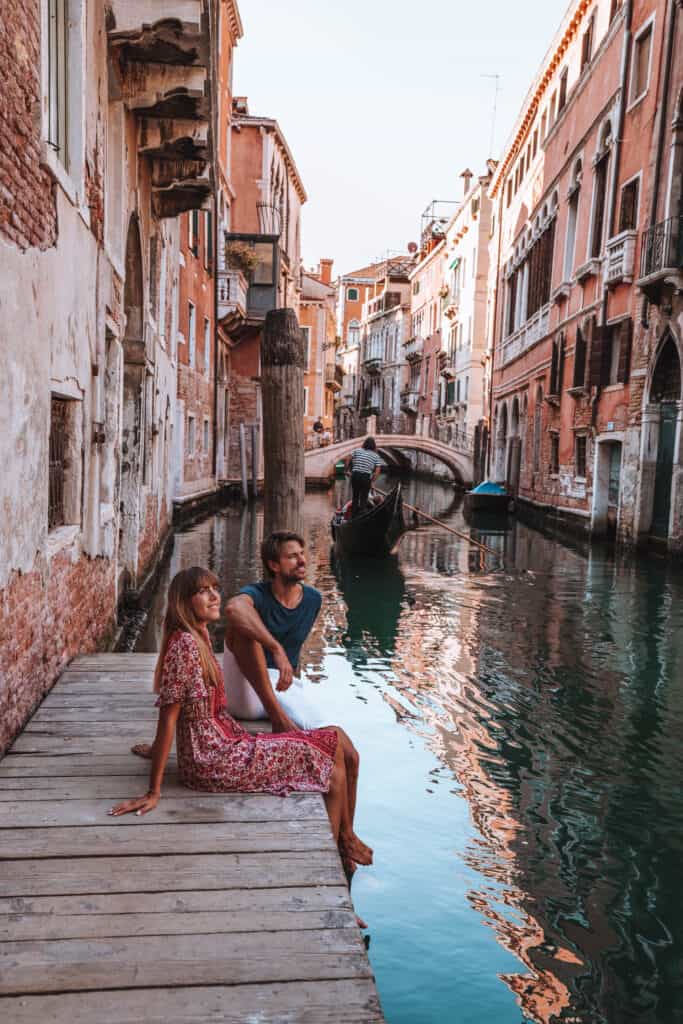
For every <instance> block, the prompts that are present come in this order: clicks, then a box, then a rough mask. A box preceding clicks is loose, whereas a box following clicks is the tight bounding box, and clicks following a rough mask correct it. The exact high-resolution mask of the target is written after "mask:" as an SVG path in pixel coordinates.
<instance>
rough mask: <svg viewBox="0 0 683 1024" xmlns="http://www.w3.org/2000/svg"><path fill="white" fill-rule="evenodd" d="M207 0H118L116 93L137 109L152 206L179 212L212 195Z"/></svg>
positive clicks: (113, 36) (112, 17) (113, 23)
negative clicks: (150, 185)
mask: <svg viewBox="0 0 683 1024" xmlns="http://www.w3.org/2000/svg"><path fill="white" fill-rule="evenodd" d="M205 3H206V0H138V2H134V3H132V2H131V0H110V2H109V4H108V14H107V22H106V25H107V35H108V41H109V53H110V58H111V66H112V68H113V70H114V77H113V78H112V81H111V84H110V95H111V96H112V97H114V98H116V99H121V100H123V102H124V104H125V106H126V107H127V108H128V110H131V111H134V112H135V114H136V115H137V127H138V138H137V151H138V154H139V155H140V156H144V157H147V159H148V160H149V164H150V172H151V181H152V208H153V212H154V214H155V215H156V216H157V217H160V218H163V217H177V216H178V215H179V214H181V213H184V212H186V211H187V210H196V209H199V208H200V207H202V206H203V205H204V203H205V202H206V200H207V199H208V198H209V196H210V194H211V180H210V161H211V153H210V145H209V123H210V116H211V115H210V108H211V97H210V81H211V57H210V38H209V20H208V17H207V12H206V9H205Z"/></svg>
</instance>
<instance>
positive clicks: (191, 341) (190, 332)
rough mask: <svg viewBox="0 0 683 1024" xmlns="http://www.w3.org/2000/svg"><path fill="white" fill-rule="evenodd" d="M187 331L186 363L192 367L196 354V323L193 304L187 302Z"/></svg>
mask: <svg viewBox="0 0 683 1024" xmlns="http://www.w3.org/2000/svg"><path fill="white" fill-rule="evenodd" d="M187 306H188V329H187V343H188V346H189V348H188V353H187V363H188V366H194V365H195V361H196V354H197V323H196V310H195V308H194V303H192V302H188V304H187Z"/></svg>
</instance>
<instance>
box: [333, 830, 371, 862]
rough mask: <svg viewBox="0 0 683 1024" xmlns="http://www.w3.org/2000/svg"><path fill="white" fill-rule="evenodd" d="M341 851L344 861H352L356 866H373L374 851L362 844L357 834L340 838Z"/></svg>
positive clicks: (351, 833)
mask: <svg viewBox="0 0 683 1024" xmlns="http://www.w3.org/2000/svg"><path fill="white" fill-rule="evenodd" d="M339 850H340V852H341V855H342V860H344V861H347V860H352V861H355V862H356V864H363V865H368V864H372V850H371V849H370V847H369V846H366V845H365V843H364V842H362V841H361V840H360V839H359V838H358V836H357V835H356V834H355V832H350V833H349V834H348V835H344V836H340V837H339Z"/></svg>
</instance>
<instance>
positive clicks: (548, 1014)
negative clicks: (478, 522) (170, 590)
mask: <svg viewBox="0 0 683 1024" xmlns="http://www.w3.org/2000/svg"><path fill="white" fill-rule="evenodd" d="M343 486H344V485H343V484H341V483H340V484H338V485H337V491H339V488H340V487H343ZM337 496H338V495H337ZM407 496H408V498H409V500H412V501H413V502H414V503H416V504H419V505H421V506H422V507H424V508H425V509H427V510H429V511H430V512H431V513H432V514H434V515H436V516H439V517H440V518H442V519H444V520H445V521H446V522H448V523H450V524H451V525H452V526H454V527H456V528H457V529H461V530H465V531H468V530H469V528H468V526H467V524H466V523H465V521H464V519H463V516H462V510H461V507H460V502H461V499H460V498H459V497H458V496H456V495H454V493H453V491H452V490H451V488H450V487H449V486H447V485H445V484H440V483H423V482H419V481H414V482H411V483H410V485H409V486H408V488H407ZM334 500H335V499H334V495H333V494H331V493H330V494H310V495H308V496H307V498H306V534H307V543H308V548H309V581H310V582H311V583H312V584H314V585H315V586H317V587H318V588H319V589H320V590H321V591H322V593H323V597H324V603H323V611H322V613H321V616H320V619H319V621H318V623H317V626H316V629H315V632H314V635H313V636H312V637H311V640H310V642H309V645H308V648H307V650H306V653H305V658H304V674H305V676H306V677H307V680H308V683H309V685H310V686H311V687H314V688H315V691H316V697H317V699H318V700H319V701H320V702H321V703H322V704H324V705H325V707H326V708H327V709H328V711H329V715H328V718H329V720H330V721H331V722H337V723H339V724H342V725H343V726H344V727H345V728H346V729H347V731H348V732H349V733H350V735H351V736H352V738H353V739H354V741H355V743H356V744H357V746H358V748H359V750H360V752H361V784H360V794H359V802H358V803H359V809H358V821H357V828H358V832H359V834H360V835H361V836H362V837H363V838H365V839H366V840H367V841H369V842H370V843H371V845H372V846H373V847H374V849H375V865H374V867H372V868H371V869H362V870H359V871H358V873H357V876H356V880H355V881H354V887H353V893H354V900H355V903H356V907H357V910H358V912H359V913H360V914H361V915H362V916H363V917H364V918H365V919H366V920H367V921H368V922H369V923H370V929H369V934H370V947H369V954H370V958H371V961H372V964H373V968H374V971H375V973H376V977H377V984H378V988H379V992H380V996H381V999H382V1004H383V1007H384V1010H385V1013H386V1017H387V1020H388V1021H389V1022H390V1024H450V1022H457V1024H518V1022H523V1021H529V1022H531V1021H533V1022H551V1021H567V1022H575V1024H576V1022H579V1024H603V1022H606V1024H627V1022H634V1024H636V1022H637V1024H677V1022H683V790H682V780H683V744H682V740H683V657H682V656H683V601H682V600H681V598H682V596H683V587H682V584H681V576H680V574H679V575H677V574H676V573H675V572H673V571H672V570H667V569H666V567H665V566H664V564H663V563H660V562H658V561H655V560H652V561H650V562H644V561H637V562H636V561H629V562H621V561H619V560H615V559H614V558H613V557H611V556H610V555H609V554H608V553H607V552H605V551H603V550H602V549H599V550H593V551H590V552H588V551H584V550H581V549H578V548H575V547H572V546H568V545H566V544H563V543H561V542H559V541H554V540H552V539H549V538H548V537H546V536H544V535H543V534H541V533H539V532H537V531H534V530H532V529H530V528H527V527H525V526H523V525H522V524H519V523H513V525H512V528H511V529H510V530H508V531H505V532H496V531H490V532H488V533H486V534H485V535H481V536H480V535H477V536H480V539H482V540H484V541H485V542H486V543H487V544H488V545H490V546H492V547H494V548H496V550H498V551H499V552H500V557H499V558H497V557H494V556H493V555H486V556H481V555H480V554H479V553H477V552H476V551H475V549H474V548H472V547H471V546H469V545H467V544H465V543H463V542H462V541H461V540H459V539H458V538H457V537H455V536H453V535H452V534H448V533H446V531H444V530H442V529H440V528H438V527H436V526H433V527H432V526H426V527H421V528H420V529H419V530H416V531H411V532H409V533H407V534H406V535H405V536H404V537H403V539H402V540H401V542H400V545H399V548H398V552H397V554H396V555H395V556H394V557H393V558H391V559H389V560H387V561H383V562H372V561H368V560H365V561H363V562H360V563H352V564H349V563H337V562H335V560H334V558H333V557H332V553H331V550H330V536H329V529H328V522H329V518H330V513H331V511H332V507H333V501H334ZM261 529H262V520H261V517H260V514H259V512H257V511H255V510H253V509H252V510H249V509H247V510H245V511H242V510H235V509H230V510H227V511H225V512H224V513H221V514H219V515H215V516H212V517H211V518H208V519H206V520H204V521H203V522H201V523H200V524H199V525H196V526H194V527H192V528H190V529H187V530H186V531H184V532H180V533H178V535H177V536H176V542H175V547H174V552H173V556H172V559H171V564H170V566H169V568H168V575H170V574H172V573H173V572H175V571H176V570H177V569H179V568H182V567H186V566H189V565H192V564H204V565H209V566H211V567H212V568H213V569H214V570H215V571H216V572H217V574H218V575H219V577H220V578H221V580H222V582H223V586H224V592H225V595H231V594H233V593H235V591H236V590H238V589H239V588H240V587H241V586H242V585H243V584H245V583H246V582H247V581H249V580H252V579H254V578H255V577H258V576H259V575H260V568H259V561H258V550H257V548H258V541H259V539H260V534H261ZM167 579H168V576H167ZM165 582H167V580H166V581H164V582H162V586H161V587H160V591H159V594H158V595H157V598H156V599H155V604H154V607H153V608H152V613H151V615H150V618H149V621H148V625H147V627H146V630H145V632H144V634H143V635H142V637H141V639H140V641H139V644H138V650H155V649H156V648H157V644H158V636H159V628H160V620H161V615H162V612H163V592H164V590H165ZM215 643H216V648H217V649H218V650H220V649H221V648H222V638H221V636H220V633H219V632H217V633H216V639H215Z"/></svg>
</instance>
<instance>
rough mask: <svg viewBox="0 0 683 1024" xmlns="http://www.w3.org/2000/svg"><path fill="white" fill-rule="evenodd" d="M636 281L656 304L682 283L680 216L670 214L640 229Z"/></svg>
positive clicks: (682, 225)
mask: <svg viewBox="0 0 683 1024" xmlns="http://www.w3.org/2000/svg"><path fill="white" fill-rule="evenodd" d="M637 283H638V287H639V288H641V290H642V291H643V292H644V293H645V295H646V296H647V298H648V299H649V301H650V302H652V303H654V304H655V305H660V304H661V302H662V300H663V298H664V296H665V295H666V294H668V295H669V296H670V295H671V294H672V293H673V291H675V290H676V289H680V288H682V287H683V216H680V217H670V218H669V219H668V220H664V221H661V222H660V223H659V224H655V225H654V226H653V227H651V228H649V229H648V230H647V231H644V232H643V237H642V246H641V251H640V278H639V279H638V282H637Z"/></svg>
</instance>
